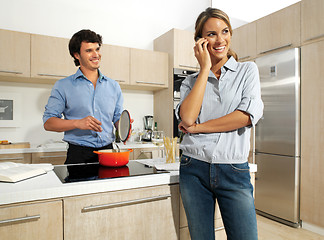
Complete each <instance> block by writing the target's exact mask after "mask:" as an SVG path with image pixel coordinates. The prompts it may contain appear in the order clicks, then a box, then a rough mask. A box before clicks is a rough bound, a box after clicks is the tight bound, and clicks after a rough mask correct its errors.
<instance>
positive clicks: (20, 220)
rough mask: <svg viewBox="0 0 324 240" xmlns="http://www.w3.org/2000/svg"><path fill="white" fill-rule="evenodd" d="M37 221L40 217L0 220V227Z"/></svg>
mask: <svg viewBox="0 0 324 240" xmlns="http://www.w3.org/2000/svg"><path fill="white" fill-rule="evenodd" d="M38 219H40V215H35V216H26V217H21V218H14V219H7V220H1V221H0V225H3V224H14V223H22V222H30V221H35V220H38Z"/></svg>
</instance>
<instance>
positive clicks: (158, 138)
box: [152, 131, 164, 157]
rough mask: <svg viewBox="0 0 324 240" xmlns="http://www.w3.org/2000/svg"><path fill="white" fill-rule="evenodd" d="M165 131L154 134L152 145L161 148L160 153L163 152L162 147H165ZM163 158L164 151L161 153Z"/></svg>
mask: <svg viewBox="0 0 324 240" xmlns="http://www.w3.org/2000/svg"><path fill="white" fill-rule="evenodd" d="M163 137H164V134H163V131H153V132H152V143H153V144H154V145H156V146H158V147H159V152H160V151H161V149H160V147H161V146H162V145H163ZM161 155H162V156H161V157H163V150H162V152H161Z"/></svg>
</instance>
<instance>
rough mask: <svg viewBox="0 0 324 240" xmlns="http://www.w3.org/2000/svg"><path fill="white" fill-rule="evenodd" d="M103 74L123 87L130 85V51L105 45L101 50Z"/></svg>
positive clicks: (125, 48)
mask: <svg viewBox="0 0 324 240" xmlns="http://www.w3.org/2000/svg"><path fill="white" fill-rule="evenodd" d="M100 52H101V55H102V56H101V65H100V70H101V72H102V73H103V74H104V75H106V76H108V77H109V78H111V79H114V80H115V81H117V82H118V83H119V84H120V85H121V86H124V85H129V84H130V82H129V79H130V76H129V64H130V49H129V48H127V47H121V46H113V45H108V44H103V45H102V47H101V49H100Z"/></svg>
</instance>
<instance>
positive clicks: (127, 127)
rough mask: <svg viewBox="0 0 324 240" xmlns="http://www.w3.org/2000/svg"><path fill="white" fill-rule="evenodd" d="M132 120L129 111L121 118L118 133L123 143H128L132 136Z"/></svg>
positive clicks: (125, 111) (124, 112)
mask: <svg viewBox="0 0 324 240" xmlns="http://www.w3.org/2000/svg"><path fill="white" fill-rule="evenodd" d="M131 123H132V119H131V117H130V114H129V112H128V111H127V110H124V111H123V112H122V114H121V116H120V119H119V123H118V131H119V137H120V140H121V141H122V142H124V143H125V142H126V141H127V140H128V138H129V136H130V132H131V128H132V125H131Z"/></svg>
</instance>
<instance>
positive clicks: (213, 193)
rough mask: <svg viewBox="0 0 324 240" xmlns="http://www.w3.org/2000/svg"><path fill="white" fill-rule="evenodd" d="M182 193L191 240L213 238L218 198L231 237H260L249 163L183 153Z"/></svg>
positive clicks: (238, 239)
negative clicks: (215, 161)
mask: <svg viewBox="0 0 324 240" xmlns="http://www.w3.org/2000/svg"><path fill="white" fill-rule="evenodd" d="M180 193H181V197H182V202H183V206H184V209H185V212H186V216H187V220H188V227H189V232H190V236H191V239H192V240H213V239H215V232H214V215H215V203H216V199H217V202H218V205H219V208H220V212H221V215H222V219H223V223H224V227H225V231H226V235H227V239H228V240H255V239H258V233H257V222H256V214H255V207H254V198H253V186H252V184H251V182H250V173H249V165H248V163H247V162H246V163H242V164H210V163H207V162H203V161H200V160H197V159H194V158H191V157H187V156H185V155H183V156H182V157H181V164H180Z"/></svg>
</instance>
